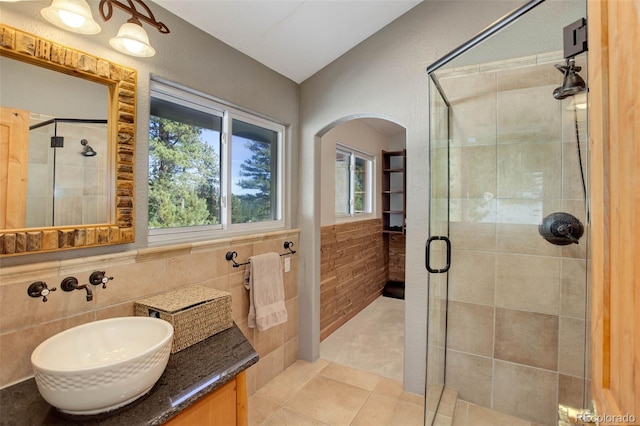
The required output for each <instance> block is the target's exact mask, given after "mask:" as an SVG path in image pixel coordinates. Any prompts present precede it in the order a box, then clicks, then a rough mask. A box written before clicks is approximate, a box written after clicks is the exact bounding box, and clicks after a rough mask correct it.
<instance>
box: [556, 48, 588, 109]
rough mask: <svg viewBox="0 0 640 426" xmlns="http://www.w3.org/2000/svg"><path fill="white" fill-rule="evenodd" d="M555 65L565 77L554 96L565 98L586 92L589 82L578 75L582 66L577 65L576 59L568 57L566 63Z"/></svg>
mask: <svg viewBox="0 0 640 426" xmlns="http://www.w3.org/2000/svg"><path fill="white" fill-rule="evenodd" d="M555 67H556V68H557V69H558V71H560V72H561V73H563V74H564V79H563V80H562V86H560V87H557V88H556V89H555V90H554V91H553V97H554V98H556V99H564V98H568V97H569V96H573V95H576V94H578V93H582V92H586V90H587V84H586V83H585V82H584V80H583V79H582V77H580V76H579V75H578V72H579V71H580V70H581V69H582V67H580V66H576V61H575V59H573V58H570V59H567V63H566V65H558V64H556V66H555Z"/></svg>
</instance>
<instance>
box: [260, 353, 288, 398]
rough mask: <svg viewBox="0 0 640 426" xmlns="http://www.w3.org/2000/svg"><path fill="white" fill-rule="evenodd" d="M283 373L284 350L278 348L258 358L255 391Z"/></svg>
mask: <svg viewBox="0 0 640 426" xmlns="http://www.w3.org/2000/svg"><path fill="white" fill-rule="evenodd" d="M282 371H284V348H283V347H280V348H278V349H276V350H275V351H273V352H271V353H270V354H268V355H265V356H264V357H262V356H261V357H260V360H259V361H258V364H257V369H256V390H257V389H260V388H261V387H263V386H264V385H266V384H267V383H269V381H271V380H272V379H273V378H274V377H276V376H277V375H278V374H280V373H282Z"/></svg>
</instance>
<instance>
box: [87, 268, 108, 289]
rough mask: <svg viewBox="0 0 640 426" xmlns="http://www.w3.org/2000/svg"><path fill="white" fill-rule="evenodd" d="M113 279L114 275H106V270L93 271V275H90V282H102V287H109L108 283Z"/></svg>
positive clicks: (94, 283) (95, 283) (98, 283)
mask: <svg viewBox="0 0 640 426" xmlns="http://www.w3.org/2000/svg"><path fill="white" fill-rule="evenodd" d="M112 279H113V277H107V276H105V272H104V271H95V272H92V273H91V275H90V276H89V282H90V283H91V284H93V285H100V284H102V288H107V283H108V282H109V281H110V280H112Z"/></svg>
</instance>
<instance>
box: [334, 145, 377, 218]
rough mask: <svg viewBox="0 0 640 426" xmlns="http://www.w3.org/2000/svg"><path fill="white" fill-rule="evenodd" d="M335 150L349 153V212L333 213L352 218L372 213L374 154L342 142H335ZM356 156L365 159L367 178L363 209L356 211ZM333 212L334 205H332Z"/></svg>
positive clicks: (339, 216)
mask: <svg viewBox="0 0 640 426" xmlns="http://www.w3.org/2000/svg"><path fill="white" fill-rule="evenodd" d="M335 150H336V152H338V151H340V152H343V153H346V154H349V163H350V164H349V213H348V214H338V213H335V215H336V218H344V219H348V218H354V217H358V218H360V217H363V216H369V215H373V213H374V212H373V206H374V194H373V191H374V186H375V179H374V176H373V175H374V170H375V156H373V155H371V154H369V153H367V152H364V151H360V150H358V149H355V148H352V147H350V146H348V145H344V144H342V143H336V149H335ZM356 158H360V159H361V160H365V161H366V168H367V171H366V173H367V179H366V182H365V185H366V195H367V197H366V199H365V205H366V208H365V211H363V212H356V211H355V175H356ZM334 212H335V207H334Z"/></svg>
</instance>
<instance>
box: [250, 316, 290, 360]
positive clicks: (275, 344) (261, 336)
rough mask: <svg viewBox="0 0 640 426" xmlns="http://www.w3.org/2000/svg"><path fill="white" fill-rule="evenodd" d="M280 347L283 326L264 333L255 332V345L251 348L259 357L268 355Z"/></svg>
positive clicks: (282, 343)
mask: <svg viewBox="0 0 640 426" xmlns="http://www.w3.org/2000/svg"><path fill="white" fill-rule="evenodd" d="M282 345H284V324H280V325H276V326H275V327H271V328H269V329H267V330H264V331H260V330H258V329H256V330H255V344H254V345H253V346H254V348H255V349H256V351H257V352H258V354H259V355H260V357H263V356H266V355H268V354H270V353H271V352H273V351H275V350H276V349H278V348H280V347H282Z"/></svg>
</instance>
